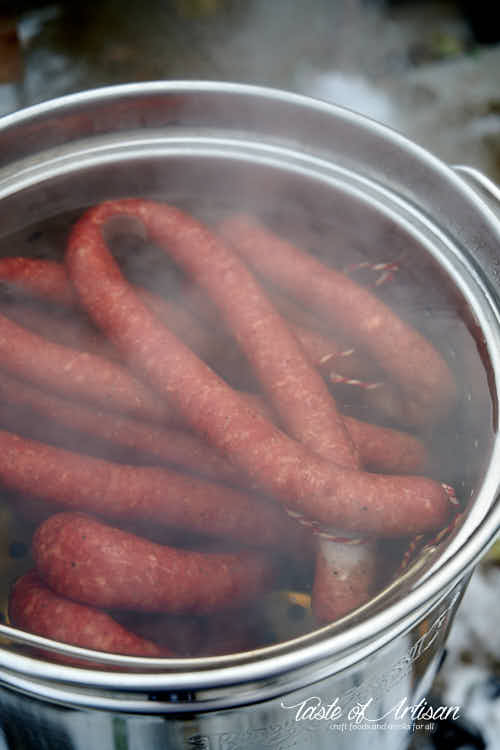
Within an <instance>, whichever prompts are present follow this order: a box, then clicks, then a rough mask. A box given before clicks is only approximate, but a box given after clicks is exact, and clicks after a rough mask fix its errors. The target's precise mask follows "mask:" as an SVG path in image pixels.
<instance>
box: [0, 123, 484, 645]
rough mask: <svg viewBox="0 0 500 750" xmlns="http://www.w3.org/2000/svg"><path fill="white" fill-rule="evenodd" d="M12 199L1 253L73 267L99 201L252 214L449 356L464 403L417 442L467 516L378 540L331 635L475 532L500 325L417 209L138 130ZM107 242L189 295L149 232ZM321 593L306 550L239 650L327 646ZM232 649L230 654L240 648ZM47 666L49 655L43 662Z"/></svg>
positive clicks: (352, 407) (35, 178) (15, 516)
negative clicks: (68, 261) (318, 603)
mask: <svg viewBox="0 0 500 750" xmlns="http://www.w3.org/2000/svg"><path fill="white" fill-rule="evenodd" d="M0 190H1V206H2V217H3V218H2V224H1V227H0V233H1V234H0V254H1V255H2V256H11V255H16V256H18V255H21V256H28V257H35V258H47V259H51V260H58V261H62V260H63V257H64V251H65V244H66V240H67V236H68V232H69V230H70V228H71V226H72V225H73V223H74V222H75V220H76V219H77V218H78V217H79V216H80V215H81V214H82V213H83V212H84V210H85V209H86V208H87V207H89V206H91V205H95V204H97V203H99V202H101V201H103V200H107V199H111V198H120V197H139V198H148V199H155V200H160V201H167V202H169V203H172V204H174V205H175V206H177V207H179V208H181V209H183V210H185V211H187V212H188V213H190V214H192V215H194V216H196V217H197V218H199V219H201V220H202V221H204V222H206V223H208V224H209V225H212V226H216V225H217V223H218V222H219V221H220V220H221V219H222V218H225V217H227V216H228V215H231V214H232V213H240V212H245V213H249V214H251V215H254V216H256V217H258V218H259V220H261V221H262V222H263V223H264V224H265V225H267V226H268V227H270V228H271V229H272V230H273V231H275V232H276V233H277V234H279V235H280V236H282V237H284V238H287V239H290V240H291V241H292V242H293V243H294V244H296V245H297V246H299V247H301V248H304V249H307V250H308V251H309V252H311V253H313V254H315V255H317V256H318V257H319V258H320V259H321V260H322V261H323V262H324V263H325V264H326V265H332V266H334V267H335V268H340V269H351V268H354V270H350V271H348V272H349V273H350V274H351V275H352V277H353V278H355V279H356V280H358V281H359V282H360V283H361V284H364V285H366V286H369V287H372V288H374V289H375V290H376V294H377V295H378V296H379V297H380V298H381V299H383V300H384V301H385V302H386V303H387V304H388V305H389V306H390V307H391V308H392V309H393V310H394V311H396V313H397V314H398V315H399V316H400V317H401V318H402V319H403V320H405V321H407V322H409V323H411V324H412V325H413V326H415V327H416V328H417V329H418V330H419V331H421V332H422V333H423V334H424V335H425V336H426V337H427V338H428V339H429V340H430V341H431V342H433V344H434V345H435V347H436V348H437V349H438V350H439V351H440V352H441V354H442V355H443V357H444V358H445V360H446V361H447V362H448V364H449V366H450V368H451V370H452V372H453V374H454V376H455V378H456V381H457V386H458V393H459V396H458V401H457V405H456V407H455V408H454V409H453V411H452V412H451V414H449V415H448V416H447V417H446V419H444V420H442V421H440V422H438V423H437V424H436V425H434V426H432V427H426V428H422V429H417V430H413V432H414V433H415V434H416V435H417V436H418V437H419V438H421V439H422V440H423V441H424V442H425V445H426V446H427V448H428V451H429V455H430V459H429V464H428V467H427V468H426V474H427V475H428V476H431V477H432V478H435V479H437V480H438V481H440V482H445V483H446V484H448V485H451V486H453V487H454V489H455V492H456V494H457V498H458V500H459V503H460V504H459V506H457V511H458V512H459V513H460V514H461V515H460V519H459V522H458V523H456V524H455V526H454V528H452V529H450V530H449V532H448V533H446V534H443V535H442V538H441V539H438V540H437V539H436V538H435V535H433V534H431V535H428V536H426V537H425V538H421V539H419V540H418V543H415V540H414V538H412V537H410V536H408V537H402V538H398V539H394V540H389V541H387V540H384V541H380V540H379V542H378V544H377V550H378V551H377V555H378V562H377V568H378V572H377V583H376V585H375V587H374V589H373V597H372V599H371V600H370V601H369V602H368V603H367V604H365V605H364V606H363V607H361V608H360V609H359V610H357V611H356V612H353V613H350V614H349V615H347V616H346V617H345V618H343V619H342V620H340V621H338V622H336V623H334V624H332V625H331V626H329V628H328V629H327V631H328V634H329V635H331V634H335V633H336V632H342V631H344V630H345V629H347V628H351V627H354V626H355V625H357V624H359V623H362V622H367V621H368V620H369V619H370V618H372V617H374V616H375V615H377V614H380V613H381V612H383V611H384V609H386V608H387V607H388V606H389V605H391V604H392V603H394V602H398V601H401V600H402V599H404V598H405V597H406V596H407V595H408V594H409V592H411V591H412V590H413V589H415V587H416V586H418V585H419V583H420V582H421V581H422V580H423V579H424V578H425V576H426V575H427V574H428V572H429V571H430V570H431V569H433V570H434V569H435V568H436V567H439V565H440V562H441V561H442V559H443V556H444V555H445V554H446V552H447V550H449V548H450V544H453V540H454V539H455V538H456V535H457V533H459V532H460V533H462V534H463V537H464V538H466V536H467V535H468V533H469V531H471V530H472V529H473V527H474V526H475V525H476V523H477V520H478V518H480V517H481V516H482V515H483V514H484V513H485V512H486V510H487V508H488V506H489V504H491V502H492V498H491V496H490V497H487V498H485V497H484V493H483V495H481V493H480V489H481V487H482V485H483V482H484V479H485V477H486V474H487V472H488V470H489V468H490V465H491V458H492V454H493V450H494V446H495V439H496V432H497V418H496V415H497V395H496V386H495V374H494V365H493V363H492V357H491V346H492V344H491V341H492V340H493V339H492V337H493V336H494V335H496V334H493V333H492V332H491V329H490V328H489V324H488V320H487V319H488V315H487V314H485V311H484V303H483V302H482V301H480V300H478V297H477V289H478V282H477V279H474V280H472V275H469V270H470V269H469V268H468V267H467V261H466V260H464V259H463V255H462V251H463V248H461V247H460V244H459V242H458V241H457V240H456V239H455V238H454V237H452V236H451V234H450V233H448V232H446V231H444V230H443V229H442V228H441V227H440V225H439V223H438V222H437V221H435V220H433V219H431V218H429V217H428V216H427V215H426V214H425V213H424V212H420V211H419V209H418V207H417V206H415V205H413V204H411V203H410V202H408V201H405V200H403V199H402V198H401V197H400V196H399V195H397V194H392V193H390V192H388V191H386V190H385V189H384V188H383V187H382V186H381V185H379V184H377V183H376V182H367V180H366V179H365V178H364V176H362V175H360V174H357V173H356V172H355V171H353V170H346V169H345V168H340V167H337V166H336V165H335V164H332V163H327V162H322V161H319V160H317V159H312V158H311V159H309V158H306V157H304V155H301V154H297V153H296V152H292V151H290V150H288V149H279V148H268V147H265V146H264V145H262V144H259V142H257V141H256V142H255V143H250V144H249V143H248V141H245V143H244V145H242V144H241V143H238V142H237V141H236V140H234V141H231V140H229V139H227V140H226V141H221V140H220V139H218V138H211V137H208V136H207V137H205V138H200V137H199V136H196V137H192V136H191V135H190V134H189V132H186V133H183V132H182V131H180V130H177V131H176V134H175V138H173V139H171V140H169V139H168V138H167V139H156V138H149V140H148V139H146V138H145V137H144V136H139V135H137V134H130V135H129V136H128V137H123V138H121V139H120V140H117V139H115V138H110V139H105V138H101V139H100V141H99V142H98V143H97V142H96V143H92V144H91V146H90V147H89V146H88V143H87V144H84V145H80V146H79V147H77V148H75V149H74V150H73V151H66V152H64V151H63V152H61V153H56V154H55V156H54V153H53V152H48V154H47V155H46V158H43V155H42V157H41V158H40V159H39V160H38V161H37V162H35V163H30V164H25V165H24V168H21V169H20V170H18V173H17V174H16V175H15V176H14V177H12V176H11V177H8V178H7V179H6V180H4V181H3V183H0ZM110 241H111V245H112V247H113V250H114V251H115V253H116V256H117V257H118V258H119V259H120V263H122V265H123V267H124V269H125V270H126V273H127V274H128V275H129V276H130V277H131V278H133V279H134V280H136V281H137V282H139V283H144V284H147V285H149V286H150V288H151V289H152V290H153V291H155V292H158V293H161V294H163V295H165V296H167V297H169V296H175V295H177V298H178V299H181V301H182V295H186V294H187V295H189V290H190V287H189V286H188V287H186V285H185V280H184V279H183V277H182V275H181V274H179V272H178V270H175V269H173V268H172V266H171V264H170V263H168V262H166V260H165V258H164V256H163V255H162V254H161V252H159V250H158V248H156V247H154V246H153V245H152V244H151V243H150V242H148V241H147V240H145V239H144V237H143V236H141V233H140V232H138V231H137V227H135V226H131V225H124V226H122V227H118V228H115V230H113V236H112V238H111V240H110ZM366 264H370V266H373V265H375V266H377V265H378V264H388V266H387V267H388V268H390V269H394V268H395V267H397V270H393V272H392V271H391V273H390V274H387V279H385V280H384V278H383V273H384V272H383V271H380V270H377V269H367V268H366V267H365V266H366ZM381 281H383V283H379V282H381ZM377 284H378V285H377ZM1 296H2V297H3V299H4V303H5V304H7V305H9V304H11V303H12V301H13V292H12V289H10V288H9V287H8V286H7V285H5V284H4V285H3V286H2V289H1ZM348 314H349V310H348V309H346V315H348ZM331 333H332V335H334V334H335V330H332V331H331ZM348 343H349V342H346V344H347V345H348ZM247 379H248V372H246V371H243V372H238V373H235V374H234V383H235V384H236V385H239V384H242V386H241V387H245V386H246V383H247ZM332 392H333V393H334V394H335V397H336V399H337V403H338V405H339V407H340V409H341V410H342V412H343V413H345V414H347V415H350V416H352V417H355V418H357V419H362V420H366V421H371V422H376V423H377V424H381V425H385V426H391V427H395V428H399V429H409V430H410V431H412V428H407V427H405V426H404V425H398V424H394V423H393V422H392V421H391V420H390V418H387V416H384V415H383V414H382V415H381V414H380V413H378V412H377V411H376V410H374V408H373V405H372V402H371V401H370V399H369V398H367V397H366V393H367V391H366V390H363V388H361V387H356V386H354V385H349V384H344V385H340V386H336V387H334V386H332ZM25 418H26V415H23V419H24V420H25ZM23 424H25V422H23ZM36 428H37V430H38V432H41V433H42V434H43V433H44V431H45V430H46V426H45V425H43V424H42V425H41V424H40V423H38V424H37V425H36ZM48 432H49V434H50V435H52V433H50V430H49V431H48ZM49 439H54V437H53V435H52V436H51V437H50V438H49ZM84 450H89V448H88V446H86V447H85V448H84ZM25 507H27V506H26V505H25V499H24V498H20V497H18V496H16V495H15V493H12V492H10V491H9V490H8V489H7V488H5V489H2V498H1V503H0V518H1V519H2V532H1V534H0V564H1V567H2V575H1V580H2V587H1V592H0V596H1V602H0V604H1V608H2V613H3V617H4V623H5V624H6V625H8V624H9V623H8V614H7V597H8V591H9V588H10V586H11V585H12V583H13V581H14V580H15V579H16V578H17V577H18V576H19V575H21V574H22V573H23V572H25V571H26V570H27V569H29V568H30V567H31V566H32V561H31V559H30V552H29V548H30V537H31V534H32V533H33V529H34V528H35V527H36V523H37V522H38V521H39V519H36V518H34V517H33V516H32V515H31V516H30V514H29V513H28V512H27V511H25ZM35 515H36V514H35ZM467 529H469V531H467ZM442 531H444V530H442ZM155 533H157V531H156V530H155ZM167 536H168V535H167ZM412 549H413V552H412V553H411V554H409V550H412ZM311 586H312V568H311V561H310V559H308V558H307V556H306V555H305V553H304V551H303V550H300V549H299V550H294V551H293V554H292V555H291V562H290V561H288V562H287V563H286V565H285V566H282V573H281V575H280V578H279V584H278V586H277V589H276V591H274V592H273V593H272V594H271V595H269V596H265V597H263V599H262V600H260V601H259V602H258V608H257V609H258V611H256V612H254V614H253V617H254V618H255V626H254V636H255V639H254V641H253V642H252V641H251V640H250V641H248V642H247V645H245V644H243V647H242V646H241V644H239V643H238V639H236V642H235V645H234V650H235V651H252V652H253V654H254V656H255V655H257V656H258V655H259V654H262V656H265V655H267V654H269V653H272V652H273V650H275V649H283V648H285V649H286V648H293V649H296V648H297V646H298V645H300V644H307V643H310V642H312V641H314V640H315V639H321V638H323V637H324V636H325V629H324V628H323V629H321V628H322V626H321V624H320V623H318V622H317V621H315V619H314V616H313V615H312V613H311V611H310V606H309V603H310V594H311ZM160 627H161V623H160ZM2 630H3V636H2V645H3V647H4V648H5V649H10V650H12V649H14V650H16V649H17V650H19V649H20V650H21V651H23V650H25V649H26V645H22V644H19V643H16V641H15V639H12V638H11V637H10V635H11V631H10V629H9V628H8V627H7V628H5V627H3V628H2ZM228 654H229V657H231V658H232V656H234V653H233V652H232V651H231V650H229V652H228ZM204 656H212V654H210V653H209V654H204ZM37 658H40V659H42V660H45V659H50V656H49V655H48V653H47V652H45V653H44V654H40V653H38V654H37Z"/></svg>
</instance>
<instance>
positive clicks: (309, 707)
mask: <svg viewBox="0 0 500 750" xmlns="http://www.w3.org/2000/svg"><path fill="white" fill-rule="evenodd" d="M374 702H375V701H374V698H369V699H368V700H367V701H366V702H365V703H360V702H358V703H355V704H353V705H352V706H349V707H347V708H344V707H343V706H342V704H341V702H340V698H338V697H337V698H335V699H334V700H333V701H331V702H330V703H325V702H323V700H322V699H321V698H319V697H318V696H316V695H314V696H311V697H310V698H306V699H305V700H304V701H301V702H300V703H294V704H293V705H287V704H286V703H284V701H281V707H282V708H284V709H286V710H287V711H294V712H295V721H328V722H330V725H331V728H332V729H335V730H338V731H341V732H346V731H352V730H357V729H405V730H413V729H416V728H428V729H431V728H432V726H433V725H432V722H434V721H437V720H438V719H452V720H456V719H459V718H460V707H459V706H437V707H436V706H431V705H430V704H429V703H428V702H427V700H426V699H425V698H422V700H421V701H419V703H415V704H411V703H410V702H409V700H408V698H402V699H401V700H400V701H398V703H396V704H395V705H394V706H392V707H390V708H389V709H388V710H384V711H383V712H382V713H381V714H380V715H377V711H376V707H375V705H374ZM415 722H430V724H429V725H427V726H426V725H420V726H415Z"/></svg>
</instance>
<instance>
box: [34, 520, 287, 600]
mask: <svg viewBox="0 0 500 750" xmlns="http://www.w3.org/2000/svg"><path fill="white" fill-rule="evenodd" d="M33 558H34V560H35V563H36V567H37V570H38V571H39V573H40V575H41V577H42V578H43V580H44V581H46V583H47V584H48V585H49V586H50V587H51V588H52V589H53V590H54V591H56V592H57V593H59V594H60V595H62V596H66V597H68V598H69V599H73V600H75V601H78V602H83V603H85V604H90V605H92V606H95V607H103V608H109V609H117V610H119V609H124V610H138V611H146V612H171V613H173V614H176V613H177V614H182V613H186V614H188V613H193V614H196V613H197V614H210V613H211V612H219V611H220V610H222V609H224V608H227V609H231V608H233V607H237V606H240V605H241V604H243V603H244V602H250V601H252V600H253V599H255V597H256V596H258V595H259V594H261V593H262V592H263V591H264V590H266V588H268V587H269V586H270V584H271V582H272V578H273V574H272V566H271V563H270V561H269V559H267V558H266V557H265V556H264V555H262V554H261V553H254V552H241V553H239V554H238V555H235V554H230V553H227V554H216V553H204V552H198V551H192V550H184V549H176V548H174V547H168V546H165V545H160V544H156V543H155V542H150V541H148V540H146V539H142V538H141V537H138V536H136V535H135V534H130V533H128V532H126V531H122V530H121V529H116V528H113V527H112V526H108V525H106V524H104V523H101V522H100V521H97V520H95V519H93V518H90V517H89V516H85V515H83V514H79V513H58V514H56V515H55V516H51V517H50V518H49V519H47V520H46V521H44V522H43V523H42V525H41V526H39V528H38V529H37V531H36V532H35V535H34V537H33Z"/></svg>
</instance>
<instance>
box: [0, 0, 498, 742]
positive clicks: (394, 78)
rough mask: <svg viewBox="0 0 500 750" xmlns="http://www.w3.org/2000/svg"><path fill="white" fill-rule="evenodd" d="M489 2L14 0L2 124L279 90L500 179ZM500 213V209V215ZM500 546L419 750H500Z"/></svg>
mask: <svg viewBox="0 0 500 750" xmlns="http://www.w3.org/2000/svg"><path fill="white" fill-rule="evenodd" d="M496 5H497V4H496V3H495V2H488V0H455V1H452V0H450V2H437V0H420V2H417V0H385V2H384V0H142V2H140V3H138V2H135V0H100V2H98V3H92V2H90V3H88V2H83V0H82V2H78V0H66V2H64V1H60V2H47V1H44V0H0V115H4V114H8V113H9V112H12V111H15V110H16V109H19V108H21V107H25V106H29V105H31V104H35V103H37V102H40V101H43V100H46V99H50V98H53V97H56V96H60V95H63V94H68V93H72V92H75V91H80V90H83V89H88V88H93V87H96V86H104V85H110V84H117V83H125V82H132V81H134V82H137V81H146V80H155V79H166V78H182V79H194V78H196V79H218V80H228V81H240V82H248V83H257V84H264V85H271V86H277V87H281V88H286V89H289V90H293V91H297V92H301V93H306V94H310V95H313V96H316V97H319V98H322V99H326V100H330V101H333V102H336V103H337V104H341V105H344V106H347V107H349V108H351V109H354V110H356V111H358V112H361V113H363V114H365V115H368V116H370V117H373V118H375V119H376V120H379V121H381V122H384V123H385V124H387V125H389V126H391V127H393V128H395V129H396V130H398V131H400V132H402V133H403V134H405V135H407V136H408V137H410V138H411V139H413V140H414V141H416V142H417V143H419V144H421V145H422V146H424V147H425V148H427V149H429V150H430V151H433V152H434V153H435V154H437V155H438V156H439V157H441V158H442V159H443V160H445V161H447V162H448V163H451V164H453V163H466V164H469V165H473V166H476V167H478V168H479V169H481V170H482V171H483V172H485V173H486V174H488V175H489V176H490V177H492V178H493V179H495V180H497V181H498V182H500V22H499V21H498V17H497V15H496V13H495V6H496ZM499 210H500V207H499ZM499 594H500V543H497V545H496V546H495V547H494V548H493V549H492V550H491V551H490V553H489V554H488V556H487V558H486V559H485V560H484V561H483V563H482V565H481V567H480V569H479V570H478V571H477V572H476V574H475V575H474V577H473V579H472V582H471V584H470V587H469V589H468V592H467V594H466V597H465V599H464V602H463V604H462V606H461V608H460V611H459V616H458V618H457V621H456V622H455V624H454V627H453V629H452V632H451V636H450V640H449V645H448V651H447V655H446V658H445V660H444V662H443V666H442V668H441V671H440V673H439V676H438V678H437V681H436V684H435V688H434V695H433V697H432V698H433V700H434V702H435V703H436V705H442V704H447V705H457V704H459V705H461V706H462V709H463V710H462V719H461V720H460V721H458V722H449V723H441V724H438V725H437V726H436V730H435V732H434V734H433V735H432V736H425V737H423V736H422V737H416V738H415V742H414V746H415V748H419V750H420V749H424V748H425V749H427V748H446V750H453V749H454V748H457V749H458V748H463V749H465V748H487V749H488V750H500V629H499V627H498V623H499V622H500V596H499Z"/></svg>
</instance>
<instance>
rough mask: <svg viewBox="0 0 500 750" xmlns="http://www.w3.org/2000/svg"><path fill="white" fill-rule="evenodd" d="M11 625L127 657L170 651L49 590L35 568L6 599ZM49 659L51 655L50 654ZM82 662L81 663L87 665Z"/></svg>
mask: <svg viewBox="0 0 500 750" xmlns="http://www.w3.org/2000/svg"><path fill="white" fill-rule="evenodd" d="M9 619H10V622H11V624H12V625H13V626H14V627H16V628H20V629H21V630H27V631H28V632H29V633H34V634H35V635H41V636H43V637H44V638H50V639H51V640H54V641H61V642H62V643H69V644H71V645H72V646H80V647H82V648H90V649H92V650H94V651H106V652H108V653H112V654H126V655H130V656H146V657H148V656H149V657H160V656H163V657H166V656H172V653H171V652H170V651H169V650H168V649H167V648H165V647H162V648H160V647H159V646H157V645H156V644H155V643H153V642H152V641H149V640H147V639H145V638H141V637H140V636H138V635H135V634H134V633H132V632H130V631H128V630H126V629H125V628H124V627H123V626H122V625H120V624H119V623H118V622H116V621H115V620H114V619H113V618H112V617H110V615H108V614H106V613H105V612H100V611H99V610H98V609H95V608H94V607H90V606H88V605H84V604H78V603H76V602H73V601H70V600H69V599H66V598H64V597H61V596H59V595H58V594H56V593H54V592H53V591H51V590H50V589H49V588H48V587H47V586H46V585H45V584H44V583H43V582H42V581H41V579H40V577H39V575H38V573H37V572H36V571H31V572H29V573H26V574H25V575H24V576H22V577H21V578H19V579H18V580H17V581H16V582H15V584H14V586H13V588H12V591H11V594H10V598H9ZM50 656H51V658H53V655H52V654H50ZM88 664H89V663H88V662H87V663H86V664H85V663H84V662H82V664H81V665H82V666H85V665H87V666H88Z"/></svg>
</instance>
